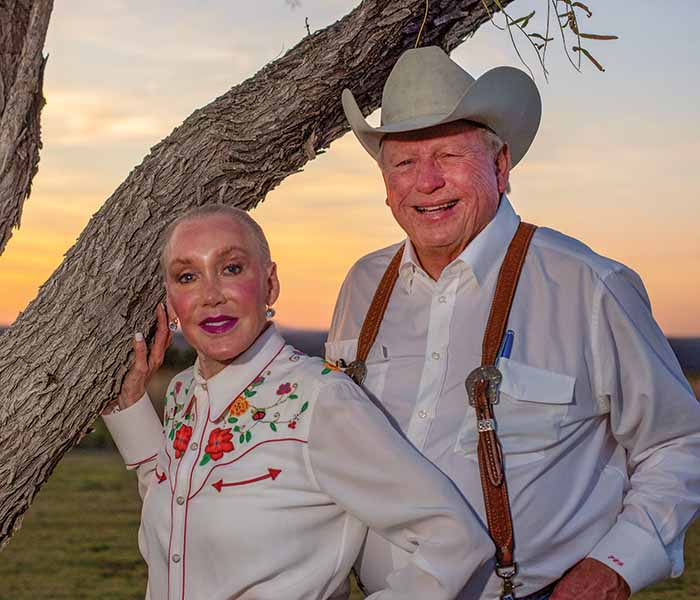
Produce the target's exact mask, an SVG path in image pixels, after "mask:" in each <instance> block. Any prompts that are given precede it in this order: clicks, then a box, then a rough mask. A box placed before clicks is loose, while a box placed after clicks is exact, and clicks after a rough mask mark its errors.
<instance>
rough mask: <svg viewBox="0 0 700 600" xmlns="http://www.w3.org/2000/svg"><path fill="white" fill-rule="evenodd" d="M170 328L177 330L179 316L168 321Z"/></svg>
mask: <svg viewBox="0 0 700 600" xmlns="http://www.w3.org/2000/svg"><path fill="white" fill-rule="evenodd" d="M168 329H170V331H177V318H175V319H173V320H172V321H170V323H168Z"/></svg>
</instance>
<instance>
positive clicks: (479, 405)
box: [465, 223, 536, 600]
mask: <svg viewBox="0 0 700 600" xmlns="http://www.w3.org/2000/svg"><path fill="white" fill-rule="evenodd" d="M535 229H536V227H535V226H534V225H530V224H529V223H520V225H519V226H518V230H517V231H516V232H515V235H514V236H513V239H512V240H511V242H510V245H509V246H508V251H507V252H506V256H505V258H504V259H503V263H502V264H501V269H500V271H499V273H498V281H497V282H496V291H495V292H494V295H493V300H492V301H491V312H490V313H489V319H488V322H487V323H486V330H485V331H484V341H483V344H482V349H481V366H480V367H477V368H476V369H474V370H473V371H472V372H471V373H470V374H469V376H468V377H467V380H466V382H465V385H466V388H467V394H468V396H469V404H470V405H471V406H473V407H474V411H475V412H476V419H477V431H478V435H479V441H478V444H477V456H478V458H479V474H480V476H481V489H482V492H483V495H484V507H485V509H486V521H487V523H488V526H489V534H490V535H491V539H492V540H493V543H494V544H495V545H496V575H498V576H499V577H500V578H501V579H502V580H503V589H502V592H501V599H502V600H510V599H514V598H515V585H514V583H513V577H514V576H515V574H516V573H517V570H518V567H517V564H516V563H515V560H514V557H513V549H514V541H513V519H512V518H511V515H510V502H509V500H508V487H507V485H506V478H505V473H504V470H503V454H502V452H501V445H500V443H499V441H498V435H497V434H496V419H495V416H494V413H493V405H494V404H498V385H499V384H500V383H501V372H500V371H499V370H498V368H496V359H497V354H498V347H499V345H500V343H501V340H502V339H503V334H504V333H505V330H506V324H507V322H508V315H509V314H510V308H511V305H512V303H513V297H514V296H515V289H516V288H517V286H518V279H519V278H520V272H521V270H522V267H523V263H524V262H525V256H526V255H527V249H528V247H529V245H530V241H531V240H532V235H533V234H534V233H535Z"/></svg>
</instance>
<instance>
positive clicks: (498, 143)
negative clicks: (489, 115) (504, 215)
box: [377, 119, 505, 168]
mask: <svg viewBox="0 0 700 600" xmlns="http://www.w3.org/2000/svg"><path fill="white" fill-rule="evenodd" d="M456 122H457V123H460V124H461V125H463V126H464V128H465V129H478V130H479V131H481V136H482V139H483V140H484V144H486V147H487V148H488V149H489V150H490V151H491V153H492V154H493V156H494V158H495V157H496V155H497V154H498V153H499V152H500V151H501V148H503V145H504V144H505V142H504V141H503V140H502V139H501V138H500V137H498V135H497V134H496V133H495V132H494V131H493V130H492V129H489V128H488V127H485V126H484V125H481V124H480V123H475V122H474V121H467V120H464V119H463V120H461V121H456ZM383 142H384V138H382V141H381V142H380V146H379V154H378V156H377V164H379V168H382V166H383V164H382V161H383V157H384V143H383Z"/></svg>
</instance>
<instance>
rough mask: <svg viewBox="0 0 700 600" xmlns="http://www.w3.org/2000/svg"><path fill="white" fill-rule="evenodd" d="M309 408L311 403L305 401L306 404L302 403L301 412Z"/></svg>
mask: <svg viewBox="0 0 700 600" xmlns="http://www.w3.org/2000/svg"><path fill="white" fill-rule="evenodd" d="M307 408H309V403H308V402H304V404H302V405H301V410H300V411H299V412H300V413H303V412H304V411H305V410H306V409H307Z"/></svg>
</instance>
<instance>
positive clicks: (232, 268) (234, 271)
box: [224, 263, 243, 275]
mask: <svg viewBox="0 0 700 600" xmlns="http://www.w3.org/2000/svg"><path fill="white" fill-rule="evenodd" d="M242 270H243V268H242V267H241V266H240V265H237V264H234V263H231V264H230V265H226V267H224V271H226V273H230V274H231V275H238V274H239V273H240V272H241V271H242Z"/></svg>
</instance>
